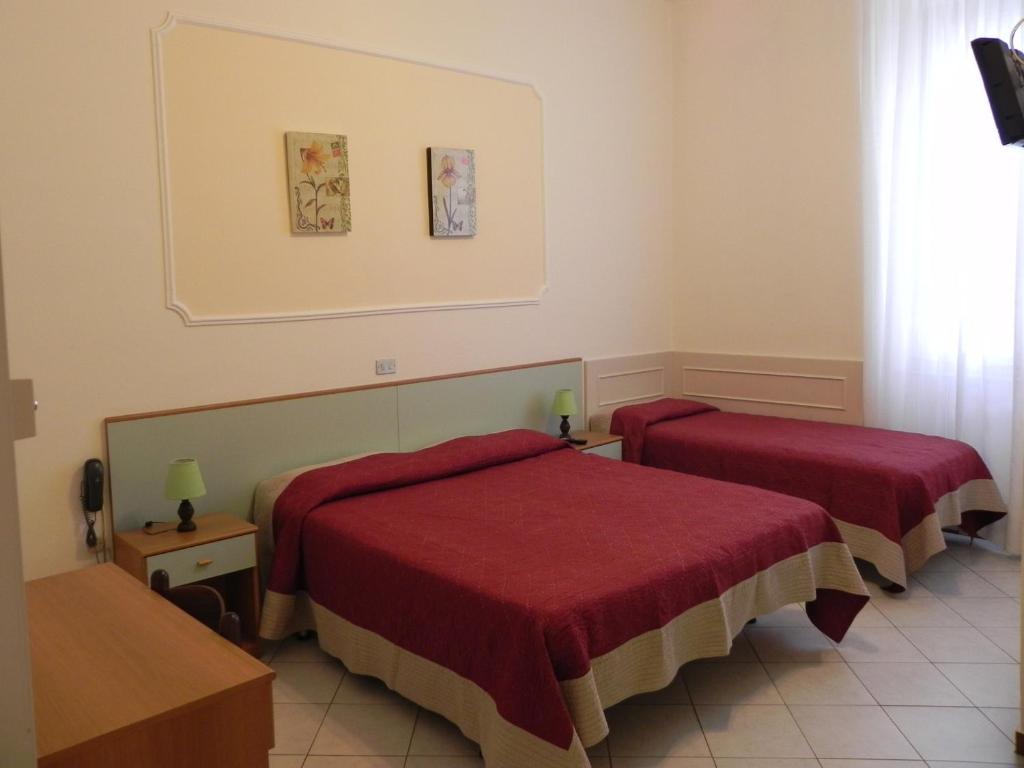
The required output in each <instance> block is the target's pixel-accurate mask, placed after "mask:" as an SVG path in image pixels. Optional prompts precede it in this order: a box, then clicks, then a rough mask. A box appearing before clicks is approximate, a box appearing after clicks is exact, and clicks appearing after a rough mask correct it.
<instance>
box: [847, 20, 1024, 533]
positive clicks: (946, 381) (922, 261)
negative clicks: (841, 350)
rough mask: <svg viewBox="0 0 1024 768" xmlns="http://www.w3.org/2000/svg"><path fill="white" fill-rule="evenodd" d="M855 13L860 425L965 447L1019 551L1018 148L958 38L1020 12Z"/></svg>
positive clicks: (1021, 181) (1022, 373)
mask: <svg viewBox="0 0 1024 768" xmlns="http://www.w3.org/2000/svg"><path fill="white" fill-rule="evenodd" d="M864 8H865V12H864V19H863V30H862V34H863V48H862V71H861V99H862V114H863V116H864V117H863V120H864V123H863V162H864V219H865V229H864V237H865V241H864V247H865V255H866V259H865V274H864V283H865V295H864V298H865V355H864V357H865V360H864V369H865V370H864V376H865V378H864V383H865V407H866V419H867V421H868V423H869V424H870V425H873V426H881V427H888V428H892V429H901V430H908V431H914V432H926V433H930V434H937V435H944V436H946V437H954V438H957V439H960V440H964V441H966V442H968V443H970V444H971V445H973V446H974V447H975V448H977V449H978V451H979V452H980V453H981V455H982V456H983V458H984V459H985V461H986V462H987V463H988V466H989V468H990V469H991V470H992V473H993V475H994V476H995V479H996V481H997V482H998V483H999V486H1000V488H1001V489H1002V491H1003V495H1004V498H1006V499H1007V502H1008V503H1009V505H1010V509H1011V512H1010V515H1009V519H1008V520H1006V521H1004V522H1001V523H999V524H997V525H995V526H992V527H990V528H988V529H987V532H986V535H987V536H989V537H990V538H993V540H995V541H996V543H998V544H1000V545H1002V546H1003V547H1005V548H1006V549H1007V550H1009V551H1012V552H1017V553H1019V552H1020V549H1021V546H1020V545H1021V506H1022V500H1024V499H1022V496H1024V494H1022V490H1024V209H1022V204H1024V195H1022V185H1024V175H1022V173H1024V148H1019V147H1013V146H1010V147H1003V146H1001V145H1000V143H999V139H998V135H997V133H996V128H995V123H994V122H993V120H992V113H991V111H990V109H989V106H988V101H987V100H986V98H985V92H984V88H983V87H982V83H981V78H980V76H979V74H978V68H977V65H976V64H975V61H974V56H973V53H972V51H971V47H970V41H971V40H972V39H973V38H975V37H998V38H1000V39H1003V40H1006V39H1007V36H1008V35H1009V33H1010V30H1011V29H1012V27H1013V25H1014V24H1015V23H1016V22H1017V21H1018V20H1019V19H1020V18H1021V17H1022V16H1024V3H1022V2H1019V1H1015V2H1006V1H1004V0H864ZM1016 43H1017V47H1022V40H1021V39H1020V38H1018V39H1017V41H1016Z"/></svg>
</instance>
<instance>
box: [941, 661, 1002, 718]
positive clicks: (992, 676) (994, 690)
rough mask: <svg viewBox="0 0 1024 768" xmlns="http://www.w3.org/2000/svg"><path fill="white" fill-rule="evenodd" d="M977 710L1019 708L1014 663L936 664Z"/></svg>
mask: <svg viewBox="0 0 1024 768" xmlns="http://www.w3.org/2000/svg"><path fill="white" fill-rule="evenodd" d="M935 666H937V667H938V668H939V671H940V672H942V674H944V675H945V676H946V677H948V678H949V679H950V680H951V681H952V683H953V685H955V686H956V687H957V688H959V689H960V690H961V691H962V692H963V693H964V695H965V696H967V698H968V699H970V700H971V703H972V704H973V705H974V706H976V707H1019V706H1020V666H1019V665H1017V664H936V665H935Z"/></svg>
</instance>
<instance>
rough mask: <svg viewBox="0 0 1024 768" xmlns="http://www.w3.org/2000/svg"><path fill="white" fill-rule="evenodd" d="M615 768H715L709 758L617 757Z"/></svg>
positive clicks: (594, 767) (592, 767)
mask: <svg viewBox="0 0 1024 768" xmlns="http://www.w3.org/2000/svg"><path fill="white" fill-rule="evenodd" d="M591 763H593V761H591ZM591 768H597V766H594V765H592V766H591ZM615 768H715V761H714V760H713V759H711V758H710V757H617V758H615Z"/></svg>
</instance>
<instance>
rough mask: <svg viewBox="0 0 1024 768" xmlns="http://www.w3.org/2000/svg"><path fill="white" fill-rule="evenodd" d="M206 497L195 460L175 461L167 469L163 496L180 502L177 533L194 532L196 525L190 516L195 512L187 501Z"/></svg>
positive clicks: (197, 463) (201, 477)
mask: <svg viewBox="0 0 1024 768" xmlns="http://www.w3.org/2000/svg"><path fill="white" fill-rule="evenodd" d="M205 495H206V486H205V485H203V476H202V475H201V474H200V473H199V462H198V461H196V460H195V459H175V460H174V461H172V462H171V463H170V466H168V468H167V485H166V486H165V487H164V496H166V497H167V498H168V499H171V500H172V501H180V502H181V504H179V505H178V517H180V518H181V522H180V523H178V531H179V532H180V533H185V532H187V531H194V530H195V529H196V524H195V523H194V522H192V515H193V514H195V510H194V509H193V508H192V502H191V501H189V499H195V498H198V497H200V496H205Z"/></svg>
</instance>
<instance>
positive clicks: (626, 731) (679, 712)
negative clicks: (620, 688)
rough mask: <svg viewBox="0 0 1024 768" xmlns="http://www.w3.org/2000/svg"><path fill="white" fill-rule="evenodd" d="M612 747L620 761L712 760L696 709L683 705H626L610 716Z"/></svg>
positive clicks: (610, 741)
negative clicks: (628, 758) (645, 759)
mask: <svg viewBox="0 0 1024 768" xmlns="http://www.w3.org/2000/svg"><path fill="white" fill-rule="evenodd" d="M605 714H606V716H607V717H608V726H609V728H610V729H611V732H610V733H609V734H608V746H609V749H610V751H611V756H612V759H613V760H615V759H617V758H619V757H708V756H710V754H711V753H710V752H709V751H708V745H707V743H706V742H705V741H704V736H703V734H702V733H701V730H700V725H699V724H698V722H697V716H696V714H694V711H693V707H690V706H679V705H674V704H670V705H640V706H634V705H626V704H620V705H619V706H616V707H612V708H611V709H610V710H608V711H607V712H606V713H605Z"/></svg>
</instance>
